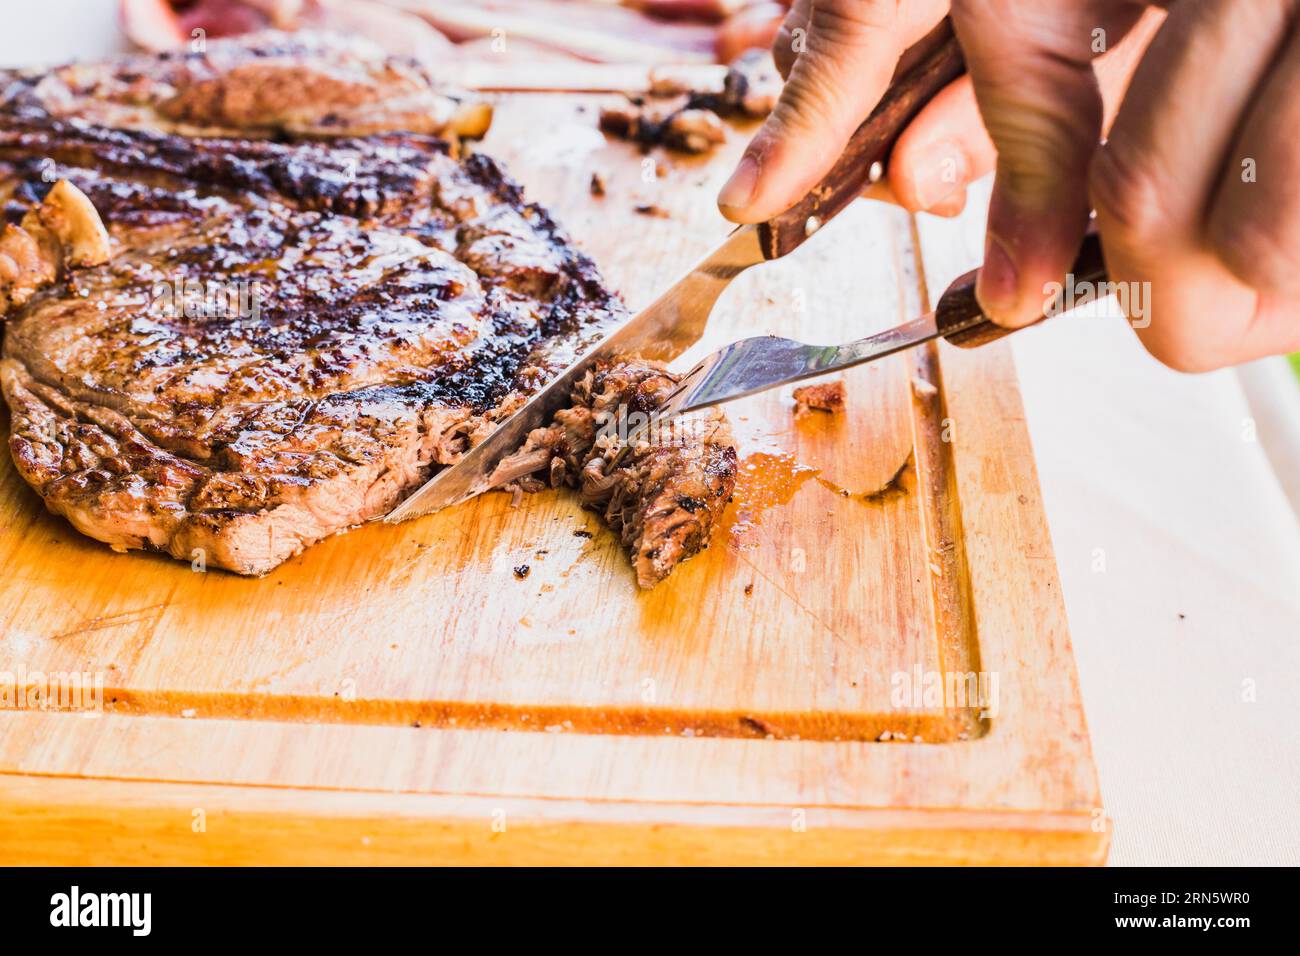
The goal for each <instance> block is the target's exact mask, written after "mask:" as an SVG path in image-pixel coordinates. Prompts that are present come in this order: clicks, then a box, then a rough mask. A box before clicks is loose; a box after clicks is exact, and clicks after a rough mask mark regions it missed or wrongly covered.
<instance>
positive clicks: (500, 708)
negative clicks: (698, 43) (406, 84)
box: [0, 95, 1108, 863]
mask: <svg viewBox="0 0 1300 956" xmlns="http://www.w3.org/2000/svg"><path fill="white" fill-rule="evenodd" d="M597 102H598V100H597V99H596V98H585V99H577V98H565V97H559V96H527V95H520V96H515V97H511V98H507V99H504V100H503V101H502V103H501V105H500V107H499V109H498V114H497V120H496V123H495V125H494V128H493V131H492V133H491V135H490V138H489V140H488V142H487V143H486V144H485V149H487V150H488V151H490V152H492V153H494V154H495V155H498V156H500V157H502V158H503V159H505V160H506V162H507V164H508V166H509V167H510V169H511V171H512V173H513V174H514V175H515V177H516V178H517V179H519V180H521V181H522V182H523V183H524V184H525V185H526V187H527V191H528V195H529V196H530V198H534V199H536V200H538V201H540V202H542V203H544V204H546V205H548V206H549V207H551V209H552V210H553V211H554V212H555V213H556V215H557V218H559V220H560V221H561V222H563V223H564V224H565V225H566V227H567V228H568V230H569V231H570V233H571V234H572V235H574V236H575V237H577V239H578V241H579V242H580V244H581V245H582V246H584V247H585V248H586V249H587V250H588V251H589V252H590V253H591V254H592V255H593V257H594V258H595V259H596V260H597V262H598V263H599V265H600V267H601V268H602V270H603V271H604V273H605V275H606V277H607V278H608V279H609V280H610V282H611V284H612V285H614V286H615V287H616V288H618V289H620V290H621V291H622V292H623V294H624V295H625V297H626V299H627V301H628V303H629V305H631V306H633V307H636V306H638V305H641V304H644V303H646V302H648V301H649V300H650V299H651V298H653V296H654V295H655V294H656V293H657V292H659V291H661V290H662V288H663V287H664V286H665V285H666V284H667V283H668V282H670V281H671V280H672V277H673V276H674V275H676V274H678V273H680V272H682V271H683V270H684V269H685V268H686V267H687V266H688V265H689V264H690V263H691V261H692V260H693V259H695V258H698V257H699V256H700V255H702V254H703V253H705V252H706V251H707V250H708V249H709V248H711V247H712V245H714V244H716V242H717V241H718V240H719V239H720V238H721V237H722V236H723V235H725V232H726V228H727V226H726V224H725V223H724V222H723V221H722V220H721V218H720V217H719V216H718V215H717V213H716V210H715V209H714V206H713V201H712V196H713V195H714V193H715V192H716V189H717V186H718V185H719V184H720V181H721V180H722V179H723V178H724V177H725V175H726V173H727V172H728V171H729V170H728V158H729V157H730V156H734V155H735V153H736V151H737V150H738V149H739V147H740V145H741V144H742V143H743V140H744V136H745V131H743V130H738V131H736V132H735V133H734V134H733V135H732V137H731V141H730V142H729V143H728V145H727V148H726V149H725V150H724V151H722V153H721V154H719V155H715V156H714V157H713V158H712V159H690V160H683V159H680V158H668V159H666V158H665V157H662V156H642V155H641V154H640V153H639V152H637V151H636V150H635V149H633V148H632V147H630V146H627V145H626V144H621V143H606V141H605V140H604V138H603V137H602V136H601V135H600V134H599V133H598V132H597V131H596V130H595V121H596V106H595V105H594V104H595V103H597ZM593 173H597V174H599V175H600V176H601V177H602V179H603V180H604V183H605V195H604V196H603V197H595V196H593V195H592V192H591V189H590V181H591V177H592V174H593ZM927 266H930V267H931V269H932V270H933V268H940V269H941V268H942V260H941V259H940V260H939V261H938V263H936V262H935V261H934V259H933V257H932V256H931V255H930V253H929V250H927V254H926V255H924V256H923V255H921V254H920V252H919V251H918V242H917V239H916V231H915V227H914V225H913V223H912V222H911V221H910V219H909V217H908V216H906V215H905V214H904V213H902V212H901V211H899V210H897V209H895V208H893V207H889V206H885V205H883V204H880V203H870V202H862V203H859V204H858V205H857V206H856V207H853V208H851V209H849V210H848V211H846V212H845V213H844V214H843V215H842V216H841V217H840V218H839V219H837V220H836V221H835V222H834V223H832V224H831V225H830V226H828V227H827V228H826V229H825V231H824V234H820V235H818V236H817V237H815V239H814V240H813V241H810V242H808V243H807V244H806V245H805V246H804V247H803V248H802V249H800V250H799V251H798V252H797V253H796V254H795V255H793V256H792V257H790V258H789V259H788V260H783V261H780V262H775V263H770V264H768V265H766V266H764V267H761V268H760V269H756V270H752V271H751V273H749V274H746V275H744V276H742V277H741V278H739V279H738V280H736V282H735V284H734V287H733V288H732V289H731V290H729V291H728V293H727V294H726V295H725V296H724V298H723V300H722V301H721V302H720V303H719V306H718V309H717V311H716V313H715V318H714V320H713V322H712V324H711V327H710V331H709V333H708V335H707V336H706V339H705V341H703V342H701V343H700V345H699V346H697V349H696V350H695V352H693V353H691V354H689V355H687V356H684V357H683V358H682V360H681V362H682V364H683V365H685V364H686V363H689V362H690V361H691V358H692V355H694V354H696V353H698V352H702V351H704V350H708V349H711V348H714V347H716V346H717V345H720V344H723V343H725V342H727V341H730V340H732V339H735V338H738V337H740V336H742V335H752V334H756V333H762V332H773V333H777V334H781V335H788V336H793V337H799V338H803V339H804V340H806V341H812V342H818V341H821V342H827V343H830V342H837V341H841V340H844V339H848V338H855V337H859V336H862V335H866V334H869V333H871V332H873V331H876V330H879V329H882V328H886V327H888V326H890V325H893V324H897V323H898V322H899V321H902V320H903V319H905V318H908V317H911V316H912V315H914V314H916V313H917V312H919V311H921V310H923V308H925V307H926V306H927V305H928V302H927V294H926V292H925V288H926V284H927V282H926V275H925V272H926V267H927ZM948 278H951V276H942V277H941V281H942V282H946V281H947V279H948ZM932 281H933V279H932ZM845 379H846V388H847V395H848V407H847V409H846V411H845V412H844V413H843V414H840V415H828V414H824V413H816V412H811V413H804V414H801V415H800V414H796V409H795V403H794V402H793V401H792V399H791V397H790V394H789V390H788V389H787V390H783V391H777V392H773V393H769V394H766V395H761V396H755V397H753V398H750V399H746V400H743V401H741V402H737V403H734V404H733V405H731V406H729V407H728V409H727V411H728V415H729V417H730V418H731V421H732V423H733V427H734V428H735V431H736V433H737V436H738V438H739V447H738V453H739V455H740V467H741V476H740V481H739V483H738V486H737V490H736V494H735V496H734V500H733V501H732V503H731V505H730V506H729V509H728V512H727V514H726V517H725V520H724V522H723V524H724V527H723V528H722V529H721V531H720V532H719V534H718V536H717V538H716V539H715V541H714V543H713V545H712V547H711V548H710V549H709V550H708V551H707V552H705V553H704V554H702V555H700V556H698V557H696V558H694V559H693V560H691V561H690V562H688V563H687V564H685V565H683V566H681V567H680V568H679V569H678V570H677V571H676V572H675V573H674V575H673V576H672V577H671V578H669V580H668V581H667V582H665V583H664V584H662V585H660V586H659V587H658V588H656V589H655V590H654V591H652V592H649V593H643V592H640V591H638V589H637V588H636V585H635V580H634V577H633V574H632V572H631V569H630V567H629V565H628V562H627V559H626V558H625V556H624V555H623V554H622V552H621V550H620V549H619V547H618V545H617V541H616V540H615V538H614V536H613V534H611V533H610V532H609V531H608V530H607V529H605V528H603V527H602V526H601V525H600V523H599V522H598V520H597V519H596V518H595V517H594V516H593V515H591V514H589V513H586V512H584V511H582V510H581V509H580V508H579V507H578V504H577V500H576V496H574V495H570V494H567V493H562V492H545V493H543V494H539V495H535V496H530V497H527V498H525V499H524V500H523V501H522V502H521V503H519V505H518V506H517V507H516V506H512V502H511V499H510V497H509V496H508V495H505V494H491V495H487V496H484V497H483V498H481V499H479V500H477V501H475V502H471V503H469V504H467V505H464V506H461V507H458V508H455V509H452V510H450V511H446V512H443V513H440V514H438V515H435V516H431V517H428V518H424V519H420V520H417V521H412V522H408V523H406V524H403V525H399V526H387V525H382V524H374V525H369V526H366V527H363V528H360V529H357V530H355V531H352V532H349V533H347V534H344V535H340V536H337V537H335V538H332V539H330V540H328V541H326V542H323V543H322V544H320V545H317V546H316V547H314V548H311V549H309V550H308V551H307V552H305V553H304V554H303V555H301V556H299V557H297V558H295V559H293V560H291V561H289V562H287V563H286V564H284V565H283V566H281V567H280V568H278V569H276V570H275V571H274V572H272V573H271V574H269V575H268V576H266V577H264V578H261V579H257V580H248V579H243V578H238V577H235V576H233V575H229V574H226V573H224V572H220V571H213V572H210V573H209V572H201V571H195V570H192V569H191V568H190V567H189V566H187V565H184V564H181V563H177V562H174V561H172V560H170V559H167V558H163V557H159V556H155V555H145V554H141V553H138V552H137V553H132V554H129V555H117V554H113V553H112V552H110V551H109V550H108V549H107V548H105V547H104V546H102V545H99V544H97V543H95V542H92V541H89V540H88V539H85V538H82V537H81V536H79V535H78V534H76V532H74V531H73V530H72V529H71V528H70V527H69V526H68V525H66V524H65V523H64V522H63V521H62V520H60V519H57V518H54V517H52V516H50V515H48V514H47V513H45V512H44V510H43V508H42V507H41V506H40V502H39V499H38V498H37V497H36V495H35V494H33V493H32V492H31V491H30V490H29V489H27V488H26V486H25V485H23V484H22V482H21V481H20V480H19V479H17V478H16V476H15V475H14V474H13V471H12V467H11V465H10V463H9V460H8V457H7V456H5V457H4V459H3V462H2V463H0V526H2V527H3V534H2V535H0V564H2V566H3V567H4V568H5V569H6V571H5V575H4V578H3V580H2V581H0V693H3V692H4V690H5V686H6V685H5V684H4V681H5V680H6V676H5V675H6V674H8V675H10V677H9V680H10V686H11V687H15V689H16V688H17V686H21V687H23V688H29V689H31V690H33V691H34V692H35V693H29V694H23V695H18V694H17V693H16V692H15V693H11V694H10V695H9V696H8V697H7V698H5V700H7V703H6V704H5V707H4V708H0V859H3V860H4V861H5V862H39V861H66V860H69V859H72V858H75V857H78V856H80V857H81V858H83V859H85V860H86V861H87V862H105V863H106V862H118V861H121V860H122V859H123V858H124V856H129V855H130V848H131V847H136V848H137V851H136V852H139V853H143V854H144V858H145V859H148V860H150V861H155V862H160V861H165V860H176V861H178V862H187V863H193V862H286V861H290V860H292V859H294V856H293V854H294V852H295V845H297V848H298V851H301V846H300V844H296V841H295V840H294V839H293V834H294V833H296V832H298V831H299V830H300V829H301V828H303V827H310V828H316V829H318V830H319V832H320V833H321V834H322V840H321V842H320V844H319V846H318V847H316V848H315V849H313V851H312V852H311V853H310V854H309V856H308V857H306V859H308V860H309V861H310V862H348V861H358V862H361V861H367V862H438V861H445V862H543V861H545V860H547V858H548V855H549V856H550V858H551V860H552V861H553V862H565V861H568V862H579V861H581V862H596V861H599V860H602V859H604V860H608V861H610V862H637V863H657V862H663V863H681V862H725V861H728V860H732V861H737V862H739V861H747V862H782V861H788V862H796V861H798V862H830V861H838V862H881V861H896V862H899V861H914V862H975V861H1001V862H1021V863H1024V862H1042V863H1063V862H1099V861H1100V860H1101V859H1102V858H1103V856H1104V852H1105V847H1106V845H1107V841H1108V836H1107V833H1106V830H1105V819H1104V816H1103V815H1102V813H1101V810H1100V803H1099V796H1098V792H1097V786H1096V781H1095V775H1094V772H1093V769H1092V764H1091V756H1090V753H1089V748H1088V741H1087V734H1086V728H1085V725H1084V720H1083V714H1082V711H1081V708H1080V705H1079V699H1078V692H1077V687H1076V684H1075V675H1074V665H1073V660H1072V656H1071V651H1070V646H1069V639H1068V635H1067V632H1066V627H1065V622H1064V614H1063V611H1062V607H1061V600H1060V596H1059V593H1058V585H1057V581H1056V571H1055V564H1054V561H1053V558H1052V552H1051V546H1050V541H1049V540H1048V537H1047V532H1046V527H1045V523H1044V519H1043V514H1042V507H1041V503H1040V501H1039V497H1038V489H1037V481H1036V478H1035V475H1034V469H1033V460H1032V455H1031V452H1030V448H1029V445H1028V439H1027V436H1026V433H1025V429H1024V424H1023V418H1022V413H1021V410H1020V404H1019V395H1018V392H1017V390H1016V386H1015V377H1014V371H1013V369H1012V367H1011V364H1010V359H1009V355H1008V353H1007V352H1006V350H1005V347H1004V346H1002V345H994V346H990V347H989V348H987V349H983V350H974V351H972V352H970V353H962V352H961V351H960V350H957V349H953V348H949V347H947V346H940V347H937V348H924V349H918V350H914V351H913V352H912V353H910V354H905V355H900V356H895V357H893V358H891V359H888V360H885V361H883V362H880V363H876V364H873V365H870V366H867V367H864V368H859V369H854V370H851V371H850V372H848V373H847V375H846V376H845ZM525 567H527V572H526V573H524V572H523V570H522V569H523V568H525ZM977 673H983V674H984V675H986V676H991V677H992V679H993V680H995V681H996V688H997V697H996V701H995V702H994V704H995V705H994V706H993V707H992V708H990V707H988V706H987V703H988V702H982V703H977V702H970V701H958V702H954V701H952V700H942V699H940V700H925V699H911V698H910V697H909V699H900V697H899V690H900V687H902V686H906V687H908V688H909V689H910V688H911V687H912V686H914V684H915V683H917V682H920V681H921V680H922V679H923V678H927V677H928V675H934V674H937V675H940V679H941V680H942V679H943V676H944V675H950V674H958V675H967V674H977ZM82 674H85V675H90V680H91V681H92V683H93V681H94V680H95V679H96V678H99V679H102V684H103V688H104V689H103V707H102V709H92V710H91V712H90V713H79V712H75V711H76V710H77V709H78V708H77V707H76V706H75V704H69V703H68V702H67V701H66V700H64V701H60V700H59V698H58V693H57V690H58V686H59V685H60V682H62V683H63V684H67V683H69V682H70V681H73V680H75V679H76V678H75V676H74V675H82ZM49 687H53V688H54V692H53V693H52V694H48V693H44V689H46V688H49ZM51 698H52V699H51ZM972 704H973V705H972ZM882 738H883V739H882ZM561 804H562V805H561ZM204 807H207V808H210V809H212V811H213V812H212V813H211V814H210V815H208V814H207V813H206V811H205V814H204V816H205V818H206V819H207V820H208V821H209V823H208V826H207V828H206V829H205V830H204V831H202V835H201V837H200V836H197V835H196V832H197V831H194V830H193V829H192V828H191V827H190V823H189V820H190V816H191V811H193V810H195V809H202V808H204ZM498 811H499V812H500V813H504V814H505V815H506V816H507V817H508V818H509V819H510V820H511V821H512V825H511V826H510V827H509V828H508V830H507V831H503V832H499V831H497V830H496V829H494V827H495V821H496V819H497V817H496V814H497V813H498ZM801 815H802V816H801ZM792 821H793V822H792ZM817 821H821V822H820V823H819V822H817ZM819 828H820V829H819ZM814 832H816V835H815V836H814V837H812V838H808V834H809V833H814ZM366 833H373V834H377V835H379V834H382V839H380V840H379V842H380V843H381V844H382V847H381V846H379V845H376V844H374V843H371V844H366V843H363V842H361V839H360V838H361V836H362V835H364V834H366ZM504 833H509V834H511V835H513V839H512V838H510V837H505V836H504ZM326 834H328V836H326ZM474 834H477V835H480V836H484V837H488V836H492V837H494V839H492V840H477V839H471V838H470V837H471V836H472V835H474ZM543 835H545V836H543ZM497 836H502V837H503V838H502V839H495V837H497ZM142 841H143V842H142ZM548 841H559V842H558V843H556V842H548ZM142 846H143V847H145V848H146V849H143V850H140V849H138V848H140V847H142ZM512 848H513V849H512Z"/></svg>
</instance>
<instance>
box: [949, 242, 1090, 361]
mask: <svg viewBox="0 0 1300 956" xmlns="http://www.w3.org/2000/svg"><path fill="white" fill-rule="evenodd" d="M979 272H980V271H979V270H978V269H972V270H971V271H970V272H967V273H966V274H965V275H963V276H959V277H958V278H957V279H955V280H954V281H953V283H952V285H950V286H948V288H947V289H946V290H944V293H943V295H941V296H940V297H939V302H938V304H937V305H935V307H934V322H935V325H936V326H937V327H938V329H939V334H940V335H942V336H943V337H944V338H945V339H947V340H948V341H949V342H951V343H952V344H953V345H960V346H962V347H963V348H973V347H975V346H977V345H984V344H985V343H986V342H992V341H993V340H995V339H1000V338H1002V336H1004V335H1007V334H1008V333H1010V332H1014V331H1016V330H1015V329H1009V328H1006V327H1005V326H1002V325H995V324H994V323H993V321H992V320H991V319H990V318H989V317H988V316H986V315H985V314H984V311H983V310H982V309H981V308H980V304H979V302H978V301H977V300H976V298H975V280H976V278H978V276H979ZM1070 281H1071V282H1072V283H1073V284H1074V285H1075V286H1077V285H1078V284H1079V283H1083V282H1091V283H1100V282H1105V281H1106V262H1105V260H1104V259H1103V258H1102V254H1101V240H1100V239H1099V238H1098V237H1097V232H1096V228H1095V226H1090V227H1089V229H1088V233H1087V235H1085V236H1084V237H1083V245H1082V246H1080V247H1079V255H1078V256H1077V257H1076V258H1075V260H1074V265H1073V266H1072V267H1071V269H1070ZM1054 304H1055V305H1057V306H1059V305H1060V303H1052V302H1050V301H1049V300H1048V299H1047V296H1046V294H1044V299H1043V307H1044V318H1045V317H1046V316H1047V314H1055V313H1056V311H1057V309H1056V308H1053V305H1054ZM1039 321H1040V322H1041V321H1042V319H1039ZM1030 324H1031V325H1032V324H1036V323H1030ZM1021 327H1022V328H1023V326H1021Z"/></svg>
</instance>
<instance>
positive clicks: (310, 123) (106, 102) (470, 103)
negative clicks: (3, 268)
mask: <svg viewBox="0 0 1300 956" xmlns="http://www.w3.org/2000/svg"><path fill="white" fill-rule="evenodd" d="M0 91H3V92H2V93H0V96H3V98H4V99H6V100H8V101H10V102H11V103H16V104H19V105H28V106H34V107H37V108H39V109H41V110H43V111H44V112H46V113H48V114H49V115H50V116H53V117H56V118H75V119H78V120H83V121H89V122H91V123H94V124H96V125H98V126H110V127H128V128H136V129H150V130H166V131H170V132H177V133H185V134H187V135H208V136H219V135H231V134H235V135H238V136H240V137H244V138H247V137H251V136H272V135H279V134H291V135H297V136H327V137H334V136H359V135H366V134H370V133H376V132H383V131H388V130H406V131H410V132H416V133H435V134H441V135H448V134H454V135H458V136H464V137H477V136H482V135H483V133H485V132H486V131H487V128H488V124H489V123H490V122H491V119H492V109H491V107H490V106H489V105H488V104H487V103H484V102H483V101H481V100H474V99H472V98H471V97H469V96H468V95H466V94H465V93H463V92H461V91H458V90H454V89H451V88H449V87H446V86H445V85H443V84H440V83H438V82H437V81H436V80H435V78H434V77H433V76H432V75H431V74H430V72H429V70H428V68H427V67H426V66H424V65H423V64H422V63H420V62H418V61H416V60H413V59H406V58H401V57H393V56H387V55H385V54H384V53H383V51H382V50H380V48H379V47H378V46H376V45H374V44H373V43H370V42H368V41H365V40H361V39H357V38H349V37H341V36H338V35H335V34H322V33H313V32H311V31H302V32H296V33H285V32H280V31H275V30H268V31H264V32H261V33H257V34H250V35H248V36H245V37H240V38H239V39H236V40H212V41H204V42H202V43H200V44H198V45H197V48H193V47H192V48H191V49H189V50H179V51H169V52H165V53H160V54H156V55H151V56H140V55H135V56H127V57H121V58H118V59H114V60H108V61H104V62H98V63H74V64H70V65H68V66H64V67H60V68H58V69H55V70H51V71H49V72H47V73H25V72H8V73H0Z"/></svg>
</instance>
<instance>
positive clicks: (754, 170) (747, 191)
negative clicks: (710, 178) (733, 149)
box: [718, 153, 758, 209]
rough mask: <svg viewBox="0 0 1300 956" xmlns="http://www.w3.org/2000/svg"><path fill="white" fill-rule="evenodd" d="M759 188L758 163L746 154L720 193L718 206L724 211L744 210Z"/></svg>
mask: <svg viewBox="0 0 1300 956" xmlns="http://www.w3.org/2000/svg"><path fill="white" fill-rule="evenodd" d="M757 186H758V161H757V160H756V159H754V157H753V156H751V155H749V154H748V153H746V154H745V155H744V156H742V157H741V158H740V162H739V163H738V164H737V165H736V171H735V172H734V173H732V174H731V178H730V179H728V180H727V182H726V185H724V186H723V187H722V190H721V191H720V192H719V193H718V205H719V206H721V207H723V208H724V209H744V208H745V207H746V206H748V205H749V203H750V200H752V199H753V198H754V190H755V188H756V187H757Z"/></svg>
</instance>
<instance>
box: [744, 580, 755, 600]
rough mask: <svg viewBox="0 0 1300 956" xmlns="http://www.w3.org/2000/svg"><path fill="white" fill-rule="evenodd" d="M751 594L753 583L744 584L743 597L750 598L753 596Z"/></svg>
mask: <svg viewBox="0 0 1300 956" xmlns="http://www.w3.org/2000/svg"><path fill="white" fill-rule="evenodd" d="M753 593H754V585H753V583H752V582H751V583H749V584H746V585H745V597H749V596H750V595H751V594H753Z"/></svg>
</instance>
